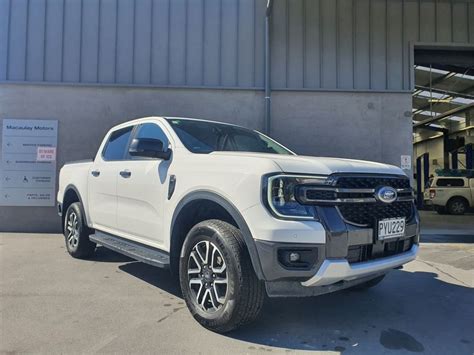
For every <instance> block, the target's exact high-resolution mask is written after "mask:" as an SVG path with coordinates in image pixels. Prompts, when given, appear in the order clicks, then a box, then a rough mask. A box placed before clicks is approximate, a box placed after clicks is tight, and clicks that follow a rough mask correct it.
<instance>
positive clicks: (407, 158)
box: [401, 155, 411, 170]
mask: <svg viewBox="0 0 474 355" xmlns="http://www.w3.org/2000/svg"><path fill="white" fill-rule="evenodd" d="M401 168H402V169H403V170H410V169H411V155H402V157H401Z"/></svg>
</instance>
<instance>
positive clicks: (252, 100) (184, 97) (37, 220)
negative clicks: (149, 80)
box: [0, 84, 412, 232]
mask: <svg viewBox="0 0 474 355" xmlns="http://www.w3.org/2000/svg"><path fill="white" fill-rule="evenodd" d="M263 108H264V107H263V92H262V91H259V90H212V89H170V88H166V89H164V88H160V89H158V88H137V87H133V88H131V87H107V86H101V87H97V86H73V85H30V84H2V85H0V119H4V118H29V119H35V118H42V119H48V118H49V119H57V120H58V121H59V136H58V154H57V159H58V164H57V165H58V170H59V168H60V167H61V166H62V165H63V164H64V163H65V162H66V161H71V160H78V159H87V158H93V157H94V155H95V152H96V150H97V148H98V146H99V144H100V142H101V140H102V138H103V136H104V134H105V133H106V132H107V130H108V129H109V128H110V127H112V126H113V125H115V124H118V123H121V122H124V121H127V120H130V119H133V118H137V117H144V116H152V115H164V116H166V115H169V116H184V117H197V118H206V119H211V120H217V121H224V122H233V123H237V124H240V125H243V126H245V127H248V128H253V129H261V128H262V127H263ZM0 129H1V124H0ZM411 134H412V128H411V95H410V93H388V92H385V93H374V92H371V93H364V92H359V93H357V92H304V91H276V92H274V93H273V98H272V133H271V135H272V136H273V137H274V138H276V139H277V140H279V141H281V142H282V143H283V144H285V145H287V146H288V147H289V148H291V149H293V150H294V151H296V152H297V153H299V154H306V155H319V156H332V157H344V158H357V159H367V160H374V161H379V162H386V163H390V164H394V165H400V155H402V154H407V155H411V154H412V144H411V139H412V138H411ZM0 137H1V132H0ZM0 147H1V145H0ZM60 230H61V226H60V223H59V218H58V216H57V214H56V209H55V208H52V207H5V206H0V232H2V231H3V232H6V231H17V232H59V231H60Z"/></svg>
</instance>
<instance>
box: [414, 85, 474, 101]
mask: <svg viewBox="0 0 474 355" xmlns="http://www.w3.org/2000/svg"><path fill="white" fill-rule="evenodd" d="M415 89H417V90H423V91H432V92H436V93H438V94H444V95H449V96H452V97H462V98H465V99H470V100H474V96H473V95H470V94H465V93H463V92H456V91H448V90H443V89H438V88H434V87H431V88H430V87H429V86H421V85H415Z"/></svg>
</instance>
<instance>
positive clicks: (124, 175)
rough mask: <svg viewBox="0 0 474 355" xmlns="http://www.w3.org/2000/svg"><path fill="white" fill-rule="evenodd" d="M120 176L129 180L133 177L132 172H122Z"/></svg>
mask: <svg viewBox="0 0 474 355" xmlns="http://www.w3.org/2000/svg"><path fill="white" fill-rule="evenodd" d="M120 176H121V177H123V178H129V177H130V176H132V172H131V171H129V170H122V171H121V172H120Z"/></svg>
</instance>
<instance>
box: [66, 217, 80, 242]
mask: <svg viewBox="0 0 474 355" xmlns="http://www.w3.org/2000/svg"><path fill="white" fill-rule="evenodd" d="M66 230H67V237H66V238H67V243H68V244H69V247H70V248H71V249H75V248H76V247H77V244H78V243H79V219H78V218H77V214H76V212H74V211H72V212H71V213H70V214H69V216H68V219H67V225H66Z"/></svg>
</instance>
